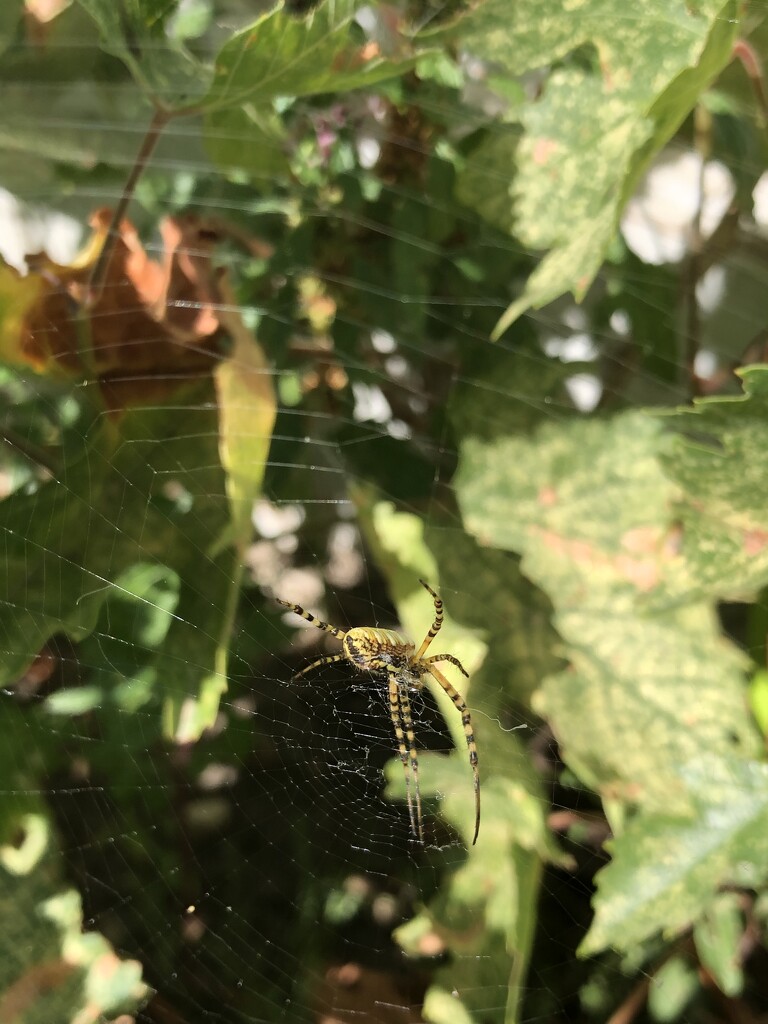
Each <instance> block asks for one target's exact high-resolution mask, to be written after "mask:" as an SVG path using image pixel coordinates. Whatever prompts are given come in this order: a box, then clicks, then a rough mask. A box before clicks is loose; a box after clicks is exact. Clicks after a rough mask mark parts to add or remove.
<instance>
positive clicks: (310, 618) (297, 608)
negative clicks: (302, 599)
mask: <svg viewBox="0 0 768 1024" xmlns="http://www.w3.org/2000/svg"><path fill="white" fill-rule="evenodd" d="M275 601H277V603H278V604H281V605H282V606H283V608H290V609H291V611H292V612H293V613H294V614H295V615H300V616H301V617H302V619H306V620H307V622H311V623H312V625H313V626H317V628H318V629H322V630H324V631H325V632H326V633H330V634H331V635H332V636H335V637H336V639H337V640H343V639H344V637H345V636H346V635H347V634H346V633H345V632H344V630H343V629H338V628H337V627H336V626H331V625H330V624H329V623H327V622H323V620H322V619H318V618H316V617H315V616H314V615H313V614H312V612H308V611H305V610H304V609H303V608H302V607H301V605H300V604H293V602H291V601H284V600H283V599H282V598H281V597H276V598H275Z"/></svg>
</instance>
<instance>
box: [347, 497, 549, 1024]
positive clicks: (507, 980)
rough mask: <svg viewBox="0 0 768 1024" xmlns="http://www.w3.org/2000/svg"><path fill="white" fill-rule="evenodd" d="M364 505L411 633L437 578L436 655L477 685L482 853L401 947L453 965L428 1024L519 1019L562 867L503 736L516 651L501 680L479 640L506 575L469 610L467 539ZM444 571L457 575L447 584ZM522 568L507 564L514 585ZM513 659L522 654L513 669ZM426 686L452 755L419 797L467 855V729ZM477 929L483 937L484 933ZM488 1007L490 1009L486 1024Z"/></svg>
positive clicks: (418, 628)
mask: <svg viewBox="0 0 768 1024" xmlns="http://www.w3.org/2000/svg"><path fill="white" fill-rule="evenodd" d="M356 498H357V504H358V508H359V509H360V511H361V518H362V521H363V523H364V524H365V529H366V535H367V539H368V542H369V545H370V546H371V549H372V550H373V551H374V553H375V555H376V558H377V561H378V563H379V565H380V566H381V567H382V569H383V570H384V572H385V573H386V575H387V577H388V580H389V583H390V589H391V593H392V595H393V598H394V600H395V604H396V606H397V609H398V614H399V616H400V619H401V621H402V623H403V626H404V628H405V630H406V631H407V632H408V634H409V635H410V636H413V637H414V638H418V639H420V638H421V636H422V635H423V633H424V630H425V626H426V625H427V624H428V620H429V617H430V616H429V614H428V612H427V609H426V608H425V603H426V602H425V595H424V591H423V590H422V588H421V587H420V586H419V585H418V582H417V581H418V579H419V577H422V578H426V579H427V580H431V581H432V582H433V583H434V584H437V582H438V578H437V577H438V566H441V568H440V572H439V585H440V589H441V594H442V597H443V600H444V602H445V608H446V619H445V624H444V626H443V629H441V631H440V649H441V651H448V652H451V653H453V654H456V655H457V656H458V657H459V658H460V660H461V661H463V663H464V665H465V667H466V668H467V670H468V671H469V672H470V675H471V677H472V678H471V679H470V680H464V679H462V680H461V682H460V690H461V692H462V694H463V696H464V697H465V699H466V700H467V702H468V704H469V706H470V709H471V711H472V713H473V716H474V717H473V726H474V731H475V736H476V739H477V747H478V756H479V765H480V775H481V780H482V801H483V812H482V813H483V817H482V824H481V827H480V835H479V837H478V841H477V845H476V846H470V847H469V848H468V853H467V860H466V862H465V863H464V864H463V865H462V866H460V867H459V868H458V869H457V870H456V871H455V872H453V873H451V874H450V875H449V876H448V877H447V879H446V881H445V883H444V885H443V886H442V888H441V890H440V892H439V893H438V894H437V896H436V897H435V899H433V900H432V902H431V903H430V904H429V906H428V907H427V908H426V909H425V910H423V911H422V912H421V913H420V914H418V915H417V916H416V917H415V918H414V919H413V920H412V921H410V922H409V923H408V924H406V925H404V926H403V928H401V929H399V930H398V933H397V937H398V941H400V942H401V944H402V945H403V946H404V948H405V949H406V950H407V951H408V952H410V953H411V954H412V955H414V956H420V955H422V954H423V950H424V949H426V948H429V947H431V948H432V949H434V946H435V943H437V944H438V945H442V946H444V947H446V948H447V949H448V950H450V951H451V952H452V953H453V954H454V956H453V960H452V964H451V966H450V968H445V969H443V970H441V971H439V972H438V973H437V974H436V975H435V977H434V979H433V983H432V985H431V986H430V988H429V990H428V992H427V996H426V999H425V1004H424V1017H425V1019H426V1020H429V1021H432V1022H434V1024H452V1022H453V1021H455V1020H476V1019H477V1020H479V1019H482V1020H488V1021H498V1022H499V1024H501V1022H502V1021H508V1020H514V1019H516V1017H517V1014H518V1011H519V1005H520V999H521V997H522V993H523V992H524V988H525V976H526V970H527V965H528V958H529V956H530V951H531V944H532V941H533V927H534V922H535V907H536V896H537V892H538V887H539V884H540V880H541V872H542V864H543V862H544V861H547V860H551V861H559V862H560V863H565V861H564V859H563V857H562V855H561V854H560V853H559V851H558V850H557V849H556V847H555V845H554V843H553V842H552V839H551V836H550V833H549V830H548V828H547V826H546V821H545V817H544V810H543V807H544V805H543V802H542V794H541V793H540V791H539V786H538V782H537V780H536V779H535V778H534V776H533V773H532V771H531V768H530V764H529V762H528V758H527V756H526V753H525V750H524V748H523V746H522V744H521V743H520V742H518V740H517V738H516V735H515V734H514V733H512V732H510V731H505V730H503V729H501V728H499V727H498V724H497V723H498V721H499V717H500V714H502V711H501V708H502V706H505V704H506V700H507V693H506V691H504V690H501V691H500V689H499V685H498V679H499V678H508V677H510V676H511V675H512V673H513V672H514V670H515V668H519V662H520V657H519V649H515V648H514V645H510V647H509V648H504V649H502V651H501V652H499V653H498V654H497V656H496V658H495V660H494V662H493V665H492V671H493V673H497V674H494V675H493V676H491V673H489V672H487V671H486V666H485V664H484V656H486V657H487V644H486V643H485V642H484V639H485V638H484V639H483V640H481V639H480V636H478V634H481V635H482V633H483V632H485V631H484V630H482V629H481V628H478V626H479V624H478V622H477V619H478V616H479V615H480V614H481V613H482V612H483V610H484V609H485V608H486V607H487V606H493V604H494V601H495V600H496V599H497V597H499V595H500V594H502V593H503V590H504V577H503V573H502V572H501V566H500V565H499V564H495V563H494V562H493V560H492V559H488V560H487V563H486V572H485V573H484V574H478V578H477V580H476V587H477V590H478V591H479V590H480V589H482V587H483V584H485V585H487V586H488V588H489V589H487V590H485V592H484V593H483V597H482V604H481V603H479V602H477V603H476V607H475V608H474V609H472V608H471V607H470V606H471V605H472V603H473V593H475V591H473V592H470V594H468V595H464V599H462V592H461V589H456V590H455V589H454V588H453V587H452V586H451V580H452V579H454V578H455V574H456V573H457V572H458V567H459V566H458V563H459V562H460V561H461V559H462V554H466V555H467V556H469V555H470V554H471V552H472V551H473V543H472V541H471V539H469V538H466V537H463V536H462V534H461V531H460V530H457V529H455V528H454V529H453V530H452V531H451V533H450V535H448V536H442V535H441V531H440V529H439V526H438V525H437V524H435V528H434V529H430V531H429V536H428V540H429V548H428V547H427V546H426V544H425V539H426V538H425V534H424V526H423V523H422V521H421V519H420V517H418V516H415V515H412V514H408V513H402V512H397V511H396V510H395V509H394V508H393V506H392V505H391V504H390V503H389V502H377V501H376V500H375V497H374V496H373V495H372V494H371V493H369V492H364V491H363V490H362V489H359V490H358V491H357V492H356ZM453 522H454V524H455V520H454V521H453ZM430 548H431V549H432V552H431V551H430ZM449 548H452V549H453V550H451V551H449V550H448V549H449ZM444 561H445V563H446V565H447V566H448V567H449V568H448V573H447V576H446V577H444V576H443V570H442V564H443V562H444ZM510 563H511V560H510ZM515 568H516V567H515V565H514V563H511V564H510V571H511V572H512V573H513V574H514V572H515ZM494 573H498V575H494ZM513 578H514V575H513ZM463 582H466V571H465V575H464V577H463ZM454 602H455V608H454ZM513 604H514V602H512V605H513ZM510 606H511V605H510V602H509V601H507V603H505V604H503V605H502V606H501V607H500V608H499V609H498V615H499V619H498V620H495V621H496V622H497V625H498V628H500V625H501V617H502V616H503V614H504V612H505V611H506V610H509V608H510ZM517 611H518V612H519V608H518V609H517ZM505 650H510V651H512V652H514V653H513V654H512V656H511V657H510V660H509V661H508V662H506V661H505V660H504V652H505ZM428 685H429V686H430V690H431V691H432V692H433V693H434V695H435V698H436V700H437V702H438V705H439V706H440V709H441V712H442V713H443V716H444V718H445V721H446V723H447V724H448V726H449V728H450V730H451V735H452V737H453V739H454V743H455V746H456V750H455V751H454V753H453V754H452V756H451V757H450V758H449V759H448V760H447V761H446V759H445V758H444V757H436V756H430V755H427V756H422V757H420V762H422V770H421V772H420V774H421V777H422V794H423V795H424V796H428V795H429V794H430V793H433V794H435V795H439V796H440V801H441V803H440V809H441V813H442V814H443V816H444V817H445V818H446V819H447V820H448V821H450V822H451V823H452V824H453V825H454V827H455V828H456V829H457V831H460V832H461V833H462V834H463V836H464V838H465V841H466V842H467V843H469V842H470V840H471V836H472V825H473V822H472V814H471V809H472V795H471V794H472V786H471V774H470V771H469V765H468V764H467V748H466V741H465V738H464V733H463V728H462V725H461V720H460V717H459V716H458V715H457V713H456V709H455V707H454V706H453V703H452V702H451V700H450V699H449V698H448V697H447V695H446V694H445V693H444V691H443V690H442V689H441V688H440V687H438V686H437V685H434V686H433V685H432V683H428ZM476 686H477V687H478V689H476ZM387 779H388V781H389V786H388V793H389V794H390V795H392V796H397V797H399V798H400V799H403V798H404V797H405V779H404V777H403V770H402V765H401V764H400V762H399V759H398V758H393V760H392V761H391V762H390V763H389V765H388V766H387ZM478 920H482V921H483V922H484V927H482V928H478V927H477V926H476V922H477V921H478ZM454 993H455V994H454ZM491 1006H492V1007H493V1008H494V1009H493V1011H492V1012H490V1015H489V1009H488V1008H489V1007H491Z"/></svg>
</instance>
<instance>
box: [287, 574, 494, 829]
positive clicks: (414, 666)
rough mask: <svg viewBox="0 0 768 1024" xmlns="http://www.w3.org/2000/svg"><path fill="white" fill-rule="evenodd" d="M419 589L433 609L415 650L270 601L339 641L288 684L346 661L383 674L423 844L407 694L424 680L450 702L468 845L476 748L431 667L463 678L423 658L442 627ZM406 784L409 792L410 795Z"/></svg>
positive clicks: (457, 699)
mask: <svg viewBox="0 0 768 1024" xmlns="http://www.w3.org/2000/svg"><path fill="white" fill-rule="evenodd" d="M419 582H420V583H421V585H422V586H423V587H424V588H425V589H426V590H427V591H428V592H429V593H430V594H431V595H432V600H433V601H434V604H435V619H434V622H433V623H432V625H431V626H430V628H429V632H428V633H427V635H426V636H425V637H424V640H423V641H422V643H421V646H420V647H419V649H418V651H417V650H416V646H415V644H414V643H413V642H412V641H411V640H409V639H408V638H407V637H406V636H403V634H402V633H397V632H395V630H392V629H379V628H378V627H377V626H355V627H354V628H353V629H348V630H343V629H339V628H338V627H337V626H332V625H330V624H329V623H327V622H323V621H322V619H318V618H317V617H316V616H314V615H313V614H312V613H311V612H308V611H306V610H305V609H304V608H302V607H301V605H298V604H293V603H292V602H290V601H283V600H281V598H279V597H278V598H275V600H276V601H277V603H278V604H281V605H282V606H283V607H284V608H289V609H290V610H291V611H292V612H294V613H295V614H296V615H300V616H301V617H302V618H303V619H306V620H307V622H310V623H311V624H312V625H313V626H316V627H317V628H318V629H322V630H323V631H324V632H326V633H330V634H331V635H332V636H334V637H336V639H337V640H340V641H341V645H342V650H341V653H340V654H332V655H328V656H327V657H324V658H318V659H317V660H316V661H313V662H312V663H311V664H309V665H307V667H306V668H303V669H302V670H301V671H300V672H297V673H296V675H295V676H294V679H298V678H299V677H300V676H304V675H306V674H307V673H308V672H311V671H312V670H313V669H316V668H319V667H320V666H321V665H331V664H333V663H335V662H339V661H349V662H351V663H352V665H354V667H355V668H356V669H358V670H359V671H361V672H370V673H373V674H375V673H379V674H381V673H386V677H387V683H388V694H389V715H390V718H391V720H392V727H393V728H394V731H395V739H396V740H397V747H398V752H399V754H400V760H401V762H402V765H403V770H404V772H405V787H406V799H407V803H408V815H409V818H410V823H411V832H412V833H413V835H414V836H415V837H416V838H417V839H419V841H420V842H421V843H423V842H424V825H423V822H422V815H421V793H420V791H419V757H418V752H417V750H416V736H415V733H414V729H413V714H412V711H411V702H410V698H409V695H408V691H409V690H411V689H415V690H418V689H421V687H422V685H423V678H424V676H426V675H430V676H431V677H432V678H433V679H434V680H435V681H436V682H437V683H438V684H439V685H440V686H441V687H442V688H443V690H445V692H446V693H447V694H448V696H449V697H450V699H451V701H452V702H453V705H454V707H455V708H456V710H457V711H458V712H459V714H460V715H461V721H462V725H463V727H464V736H465V738H466V741H467V749H468V750H469V763H470V766H471V768H472V773H473V777H474V789H475V833H474V837H473V839H472V845H473V846H474V844H475V843H476V842H477V836H478V832H479V831H480V775H479V772H478V766H477V746H476V744H475V736H474V732H473V729H472V718H471V715H470V713H469V708H468V707H467V705H466V702H465V700H464V698H463V697H462V696H461V694H460V693H459V691H458V690H457V689H456V688H455V687H454V686H453V685H452V683H451V682H450V681H449V680H448V679H446V677H445V676H444V675H443V673H442V672H441V671H440V670H439V669H437V668H435V665H436V663H437V662H440V661H449V662H450V663H451V664H452V665H455V666H456V668H458V669H459V671H460V672H461V673H462V674H463V675H465V676H467V678H469V675H468V673H467V672H466V670H465V669H464V666H463V665H462V664H461V662H460V661H459V660H458V658H455V657H454V656H453V655H452V654H433V655H432V656H431V657H425V655H426V652H427V650H428V648H429V645H430V644H431V643H432V641H433V640H434V638H435V637H436V636H437V634H438V633H439V632H440V627H441V626H442V624H443V602H442V601H441V599H440V598H439V596H438V595H437V594H436V593H435V591H434V590H433V589H432V588H431V587H430V586H429V584H428V583H426V582H425V581H424V580H419ZM411 781H413V791H414V795H415V802H414V796H412V794H411Z"/></svg>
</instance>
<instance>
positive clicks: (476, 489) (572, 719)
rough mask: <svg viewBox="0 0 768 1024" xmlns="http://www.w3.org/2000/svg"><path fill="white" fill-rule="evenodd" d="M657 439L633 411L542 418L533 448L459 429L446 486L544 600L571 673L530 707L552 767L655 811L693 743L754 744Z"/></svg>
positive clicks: (733, 666) (473, 524) (718, 749)
mask: <svg viewBox="0 0 768 1024" xmlns="http://www.w3.org/2000/svg"><path fill="white" fill-rule="evenodd" d="M668 447H669V439H668V438H666V437H665V436H664V434H663V433H662V428H661V426H660V424H659V423H658V422H655V421H654V420H653V418H652V417H650V416H648V415H647V414H644V413H628V414H625V415H622V416H619V417H617V418H616V419H615V420H613V421H606V422H602V421H591V422H576V423H569V424H567V425H559V424H547V425H545V426H544V427H543V429H541V430H540V431H539V432H538V434H537V435H536V437H535V438H534V440H531V441H529V440H524V439H517V438H514V437H501V438H499V439H497V440H495V441H493V440H491V441H482V440H480V439H477V438H472V437H469V438H466V439H465V441H464V443H463V445H462V454H461V464H460V468H459V472H458V475H457V478H456V481H455V483H456V489H457V494H458V497H459V504H460V506H461V508H462V510H463V513H464V517H465V521H466V524H467V526H468V528H469V529H470V531H471V532H473V533H474V534H475V535H476V536H477V537H478V539H479V540H480V542H481V543H484V544H487V545H493V546H496V547H501V548H504V549H506V550H513V551H519V552H521V553H522V554H523V562H522V568H523V571H524V572H525V573H526V574H527V575H528V576H529V577H530V578H531V579H532V580H533V581H534V582H536V583H537V584H538V585H539V586H541V587H542V588H543V589H544V590H545V591H546V593H547V594H548V595H549V597H550V600H551V601H552V603H553V605H554V608H555V618H554V623H555V626H556V628H557V630H558V632H559V633H560V635H561V636H562V638H563V640H564V641H565V644H566V656H567V657H568V659H569V661H570V664H571V667H570V669H569V670H568V671H566V672H563V673H561V674H559V675H556V676H550V677H549V678H548V679H547V680H546V681H545V683H544V685H543V687H542V689H541V691H540V692H539V693H538V694H537V700H536V703H535V706H536V707H537V710H539V711H540V712H541V713H542V714H543V715H545V716H546V717H548V718H549V719H550V720H551V722H552V725H553V727H554V729H555V732H556V734H557V736H558V738H559V739H560V741H561V743H562V744H563V749H564V753H565V757H566V760H568V762H569V764H571V766H572V767H573V768H574V770H575V771H576V772H577V773H578V774H579V775H580V776H581V777H582V778H583V779H584V781H586V782H587V783H588V784H590V785H591V786H592V787H593V788H595V789H597V790H598V791H599V792H601V793H602V794H603V795H604V796H613V797H618V798H621V799H624V800H633V801H639V802H641V803H645V804H646V805H648V806H653V807H657V808H661V807H664V808H666V809H669V808H670V807H673V806H676V807H680V806H681V802H682V804H684V803H685V800H686V794H685V792H684V790H683V789H682V788H681V786H680V780H679V775H678V773H677V771H676V766H679V765H680V764H681V763H685V761H687V760H689V759H690V758H691V757H694V756H695V755H696V754H697V753H698V752H699V750H700V748H701V745H702V744H705V745H706V746H707V748H708V749H709V750H711V751H712V752H713V753H720V754H723V755H725V754H732V753H735V752H740V753H741V754H742V755H743V756H749V755H750V754H752V753H753V752H755V750H756V749H757V747H756V744H757V740H756V737H755V734H754V732H753V728H752V725H751V723H750V721H749V718H748V715H747V712H746V708H745V705H744V693H743V689H744V684H743V677H742V669H743V667H744V659H743V657H742V655H741V654H740V653H739V652H738V651H737V650H736V648H735V647H732V646H730V645H729V644H727V643H726V642H724V641H723V639H722V638H721V636H720V631H719V628H718V624H717V620H716V617H715V614H714V609H713V607H712V606H710V605H708V604H706V603H705V602H703V601H701V600H698V599H697V596H696V595H697V583H696V579H695V576H694V572H693V570H694V568H695V567H693V566H691V565H690V564H689V563H688V561H687V560H685V559H684V558H681V557H680V555H679V553H678V551H677V548H676V533H675V530H674V511H673V501H674V498H675V496H676V492H675V489H674V487H673V485H672V484H671V483H670V481H669V480H668V479H667V478H666V477H665V476H664V473H663V471H662V466H661V462H660V456H661V454H662V453H663V452H664V451H665V450H666V449H667V448H668Z"/></svg>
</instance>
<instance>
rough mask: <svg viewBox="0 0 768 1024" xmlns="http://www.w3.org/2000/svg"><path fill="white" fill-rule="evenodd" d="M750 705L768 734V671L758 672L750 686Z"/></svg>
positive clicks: (763, 730) (758, 722)
mask: <svg viewBox="0 0 768 1024" xmlns="http://www.w3.org/2000/svg"><path fill="white" fill-rule="evenodd" d="M749 706H750V708H751V709H752V714H753V715H754V716H755V721H756V722H757V725H758V728H759V729H760V732H761V733H762V734H763V736H768V671H766V669H761V670H760V671H759V672H756V673H755V675H754V677H753V679H752V682H751V684H750V687H749Z"/></svg>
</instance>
